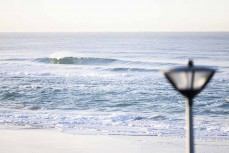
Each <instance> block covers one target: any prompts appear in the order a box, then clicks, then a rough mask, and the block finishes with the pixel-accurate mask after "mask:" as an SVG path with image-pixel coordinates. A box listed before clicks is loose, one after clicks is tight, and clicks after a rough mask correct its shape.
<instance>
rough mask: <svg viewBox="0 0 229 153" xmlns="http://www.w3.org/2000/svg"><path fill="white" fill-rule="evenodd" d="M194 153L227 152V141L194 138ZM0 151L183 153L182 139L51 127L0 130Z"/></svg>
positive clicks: (34, 152)
mask: <svg viewBox="0 0 229 153" xmlns="http://www.w3.org/2000/svg"><path fill="white" fill-rule="evenodd" d="M195 143H196V144H195V146H196V152H197V153H204V152H208V153H219V152H220V153H227V152H228V150H229V141H228V140H197V141H196V142H195ZM0 152H1V153H15V152H17V153H108V152H109V153H143V152H144V153H175V152H176V153H183V152H185V138H171V137H158V136H109V135H72V134H66V133H61V132H59V131H57V130H54V129H0Z"/></svg>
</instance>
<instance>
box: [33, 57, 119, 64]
mask: <svg viewBox="0 0 229 153" xmlns="http://www.w3.org/2000/svg"><path fill="white" fill-rule="evenodd" d="M35 61H37V62H42V63H50V64H73V65H102V64H109V63H113V62H116V61H118V60H117V59H109V58H93V57H63V58H59V59H58V58H37V59H35Z"/></svg>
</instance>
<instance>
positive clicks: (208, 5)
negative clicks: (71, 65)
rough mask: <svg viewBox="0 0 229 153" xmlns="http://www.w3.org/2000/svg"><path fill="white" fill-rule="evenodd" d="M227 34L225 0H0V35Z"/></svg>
mask: <svg viewBox="0 0 229 153" xmlns="http://www.w3.org/2000/svg"><path fill="white" fill-rule="evenodd" d="M100 31H105V32H117V31H120V32H123V31H127V32H129V31H135V32H138V31H229V0H0V32H100Z"/></svg>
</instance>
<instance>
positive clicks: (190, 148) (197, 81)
mask: <svg viewBox="0 0 229 153" xmlns="http://www.w3.org/2000/svg"><path fill="white" fill-rule="evenodd" d="M214 73H215V70H214V69H211V68H207V67H201V66H194V65H193V62H192V61H191V60H189V61H188V66H185V67H177V68H174V69H170V70H167V71H164V75H165V77H166V78H167V79H168V81H169V82H170V83H171V84H172V85H173V87H174V88H175V89H176V90H177V91H179V92H180V93H181V94H182V95H183V96H185V97H186V99H187V100H186V126H187V129H186V145H187V146H186V147H187V148H186V149H187V151H186V153H194V143H193V142H194V140H193V139H194V137H193V118H192V104H193V98H194V97H195V96H196V95H197V94H198V93H199V92H200V91H201V90H203V89H204V87H205V86H206V85H207V84H208V82H209V81H210V79H211V78H212V76H213V75H214Z"/></svg>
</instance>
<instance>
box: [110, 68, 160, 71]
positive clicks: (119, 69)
mask: <svg viewBox="0 0 229 153" xmlns="http://www.w3.org/2000/svg"><path fill="white" fill-rule="evenodd" d="M108 70H110V71H114V72H126V71H129V72H156V71H158V70H156V69H144V68H109V69H108Z"/></svg>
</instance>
